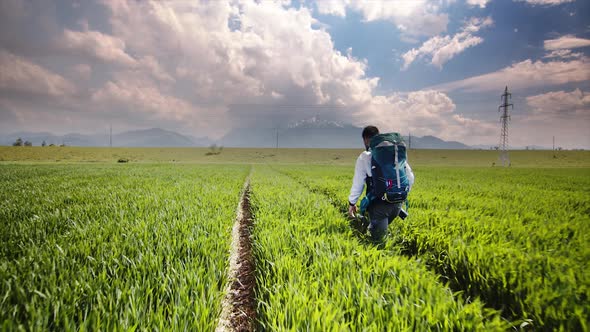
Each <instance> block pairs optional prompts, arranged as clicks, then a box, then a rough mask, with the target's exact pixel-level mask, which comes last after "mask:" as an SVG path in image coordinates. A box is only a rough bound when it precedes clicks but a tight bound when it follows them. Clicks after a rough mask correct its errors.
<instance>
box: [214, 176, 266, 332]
mask: <svg viewBox="0 0 590 332" xmlns="http://www.w3.org/2000/svg"><path fill="white" fill-rule="evenodd" d="M252 225H253V220H252V213H251V211H250V180H249V179H247V180H246V182H245V183H244V189H243V191H242V197H241V199H240V202H239V204H238V208H237V210H236V220H235V223H234V226H233V230H232V244H231V252H230V262H229V270H228V283H227V287H226V291H225V292H226V295H225V298H224V300H223V303H222V312H221V316H220V319H219V323H218V325H217V328H216V331H218V332H221V331H253V330H254V320H255V319H256V300H255V298H254V287H255V285H256V277H255V267H254V259H253V256H252V244H251V243H250V233H251V227H252Z"/></svg>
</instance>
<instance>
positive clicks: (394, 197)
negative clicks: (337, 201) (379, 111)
mask: <svg viewBox="0 0 590 332" xmlns="http://www.w3.org/2000/svg"><path fill="white" fill-rule="evenodd" d="M370 149H371V150H370V151H371V173H372V177H371V179H370V182H369V183H368V185H367V194H366V198H367V199H366V200H365V199H363V202H361V212H364V210H365V209H366V208H367V207H368V205H369V204H371V202H373V201H376V200H380V201H384V202H388V203H402V202H404V201H405V200H406V198H407V197H408V192H409V190H410V184H409V181H408V176H407V174H406V159H407V158H406V144H405V143H404V141H403V138H402V136H401V135H400V134H399V133H387V134H379V135H376V136H374V137H373V138H371V143H370ZM363 205H364V206H363Z"/></svg>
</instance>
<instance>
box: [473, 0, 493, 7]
mask: <svg viewBox="0 0 590 332" xmlns="http://www.w3.org/2000/svg"><path fill="white" fill-rule="evenodd" d="M490 1H491V0H467V4H468V5H470V6H474V7H475V6H479V8H485V7H486V5H487V3H488V2H490Z"/></svg>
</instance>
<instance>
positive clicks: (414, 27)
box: [316, 0, 452, 36]
mask: <svg viewBox="0 0 590 332" xmlns="http://www.w3.org/2000/svg"><path fill="white" fill-rule="evenodd" d="M449 2H452V1H441V0H412V1H407V0H387V1H355V0H330V1H318V2H317V3H316V6H317V9H318V12H320V13H321V14H328V15H336V16H342V17H344V16H346V9H349V10H352V11H356V12H359V13H361V14H362V15H363V18H364V19H365V20H366V21H368V22H371V21H378V20H383V21H390V22H392V23H393V24H395V26H396V27H397V28H398V29H399V30H400V31H401V32H402V33H403V34H404V35H408V36H434V35H437V34H439V33H441V32H444V31H445V30H446V29H447V24H448V23H449V17H448V15H447V14H446V13H442V11H443V9H444V8H445V5H446V4H447V3H449Z"/></svg>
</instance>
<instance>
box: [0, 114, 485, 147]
mask: <svg viewBox="0 0 590 332" xmlns="http://www.w3.org/2000/svg"><path fill="white" fill-rule="evenodd" d="M361 131H362V129H361V128H358V127H354V126H351V125H340V124H337V123H334V122H322V121H300V122H297V123H295V124H292V125H290V126H288V127H287V128H283V129H278V130H277V129H252V128H244V129H234V130H232V131H231V132H229V133H228V134H227V135H225V136H224V137H223V138H221V139H220V140H218V141H212V140H210V139H208V138H206V137H192V136H188V135H182V134H179V133H177V132H174V131H170V130H164V129H161V128H151V129H145V130H134V131H126V132H123V133H119V134H116V135H113V146H115V147H207V146H210V145H212V144H217V145H221V146H225V147H265V148H272V147H276V146H277V143H278V146H279V147H281V148H362V147H363V146H362V144H363V143H362V140H361ZM19 137H20V138H21V139H22V140H23V141H30V142H31V143H33V145H34V146H39V145H41V144H42V142H43V141H45V142H46V144H47V145H49V144H55V145H61V144H65V145H66V146H99V147H100V146H102V147H107V146H109V136H108V135H84V134H77V133H75V134H67V135H61V136H60V135H54V134H52V133H47V132H42V133H35V132H18V133H14V134H10V135H0V145H12V143H14V142H15V141H16V139H17V138H19ZM406 144H408V145H411V148H413V149H472V148H474V147H470V146H467V145H465V144H463V143H461V142H455V141H444V140H442V139H440V138H437V137H434V136H424V137H418V136H412V137H411V140H410V139H408V137H406ZM476 148H481V147H476Z"/></svg>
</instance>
